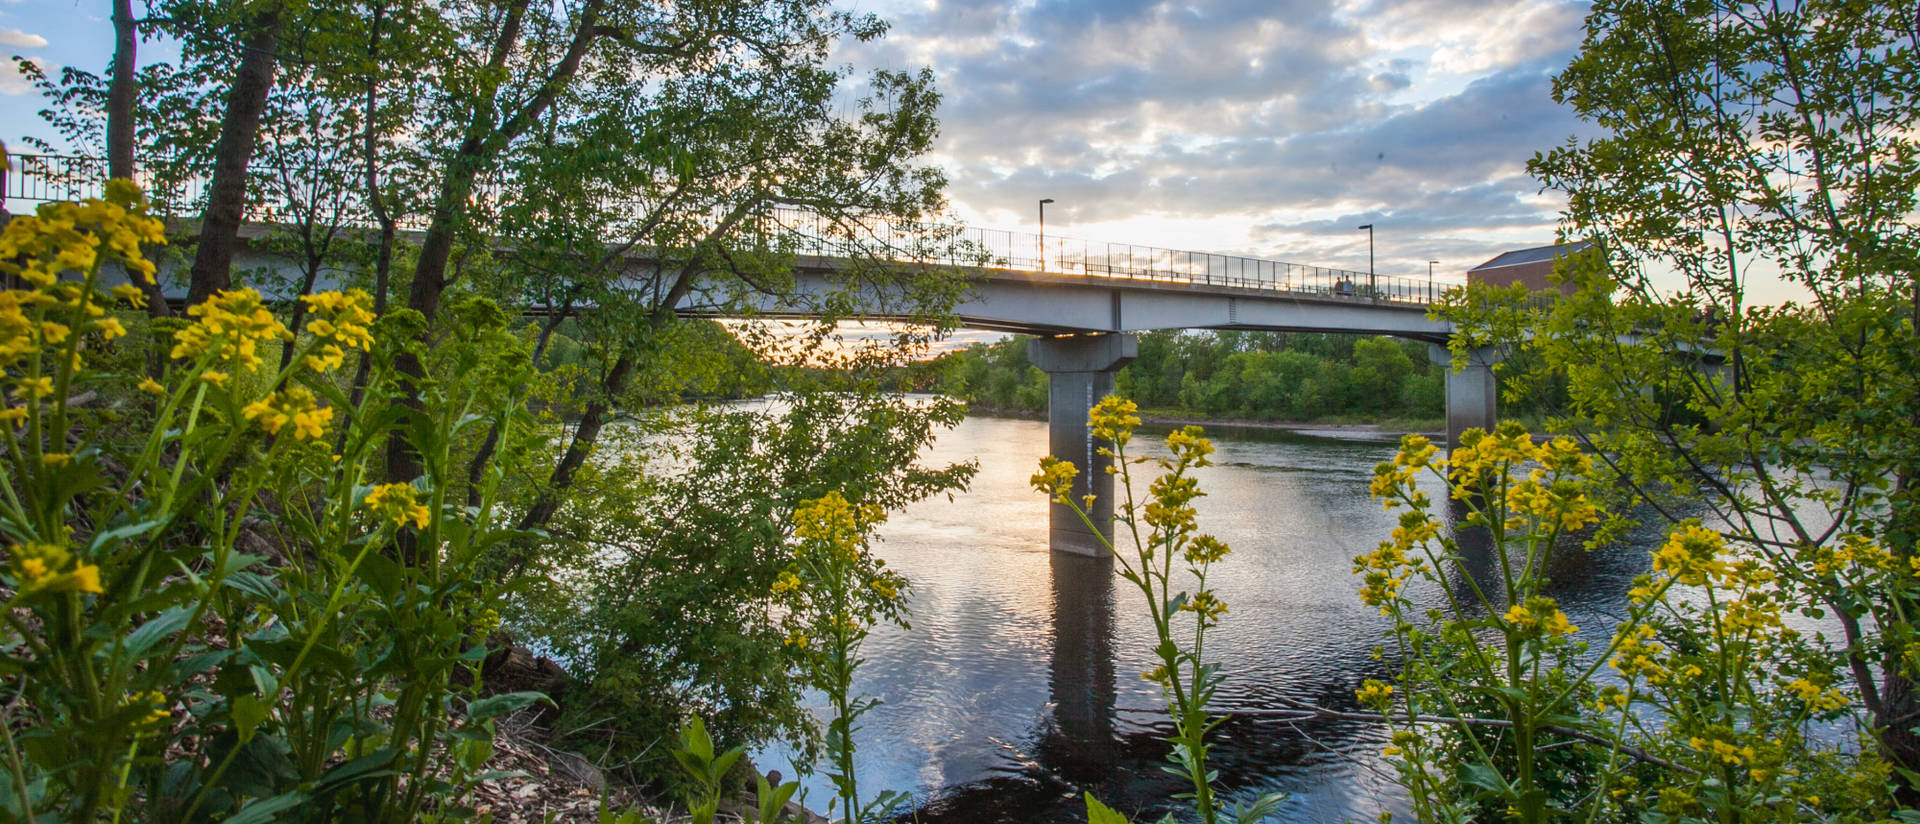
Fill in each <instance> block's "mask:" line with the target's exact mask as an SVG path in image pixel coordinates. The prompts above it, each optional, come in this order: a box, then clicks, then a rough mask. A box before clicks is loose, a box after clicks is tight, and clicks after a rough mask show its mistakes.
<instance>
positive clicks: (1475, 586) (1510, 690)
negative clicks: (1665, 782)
mask: <svg viewBox="0 0 1920 824" xmlns="http://www.w3.org/2000/svg"><path fill="white" fill-rule="evenodd" d="M1592 473H1593V465H1592V462H1591V461H1590V460H1589V459H1588V458H1587V457H1586V456H1585V455H1583V454H1581V452H1580V451H1579V449H1578V447H1577V446H1576V445H1575V444H1574V443H1573V442H1572V441H1570V440H1567V439H1558V440H1555V441H1552V442H1549V443H1545V444H1541V443H1538V442H1536V441H1535V439H1534V438H1533V436H1531V435H1530V434H1528V433H1527V431H1526V430H1525V429H1524V428H1521V427H1519V426H1517V425H1514V424H1511V423H1509V424H1505V425H1502V426H1501V427H1500V428H1498V429H1497V430H1495V431H1493V432H1484V431H1478V430H1472V431H1469V432H1467V433H1465V435H1464V436H1463V437H1462V438H1461V442H1460V444H1459V445H1458V446H1456V447H1455V448H1454V450H1453V452H1452V454H1451V455H1449V456H1447V457H1446V458H1441V457H1440V456H1439V448H1438V447H1437V446H1435V445H1434V444H1433V443H1432V442H1431V441H1429V440H1428V439H1427V438H1425V437H1422V436H1419V435H1409V436H1407V437H1406V438H1404V439H1402V441H1401V444H1400V448H1399V450H1398V451H1397V453H1396V454H1395V455H1394V458H1393V460H1392V461H1389V462H1383V463H1381V464H1380V465H1379V466H1378V467H1376V468H1375V470H1374V477H1373V482H1372V484H1371V486H1370V489H1371V491H1372V492H1373V494H1374V495H1375V496H1377V497H1379V498H1380V499H1381V500H1382V503H1383V506H1385V508H1386V509H1388V510H1389V511H1391V510H1393V509H1395V508H1403V510H1402V511H1401V512H1400V516H1399V521H1398V523H1397V524H1396V525H1395V526H1394V527H1393V529H1392V532H1391V533H1390V534H1389V536H1388V539H1387V540H1384V541H1381V542H1380V544H1379V545H1378V546H1377V547H1376V548H1375V549H1374V550H1373V551H1372V552H1369V553H1367V554H1364V555H1360V556H1358V557H1356V558H1354V560H1353V564H1354V574H1356V575H1358V576H1360V579H1361V580H1360V587H1359V594H1360V599H1361V601H1362V602H1363V603H1365V604H1366V605H1367V606H1370V607H1374V608H1376V609H1378V610H1379V611H1380V613H1381V615H1383V616H1386V617H1388V618H1390V619H1392V621H1393V626H1392V628H1391V629H1390V630H1389V634H1390V636H1391V637H1392V638H1393V639H1394V642H1395V643H1396V645H1397V646H1398V648H1399V649H1398V652H1399V658H1400V660H1402V661H1403V662H1404V667H1405V670H1404V672H1403V673H1402V675H1401V676H1400V682H1401V684H1402V686H1404V687H1405V691H1406V698H1405V702H1404V708H1396V707H1394V706H1393V705H1392V704H1391V702H1390V701H1388V700H1387V696H1388V695H1389V692H1388V691H1387V689H1386V685H1384V684H1378V683H1376V682H1369V683H1368V684H1366V685H1365V686H1363V688H1362V689H1361V690H1359V691H1358V692H1357V693H1356V697H1357V698H1358V700H1360V702H1361V703H1362V704H1364V705H1366V706H1369V707H1371V708H1373V709H1374V710H1375V711H1377V712H1379V713H1381V714H1382V716H1383V717H1384V718H1386V719H1387V721H1388V723H1389V725H1390V727H1391V728H1392V729H1393V730H1394V732H1395V736H1396V742H1395V744H1394V745H1393V746H1392V747H1389V748H1388V749H1389V755H1390V756H1391V757H1394V758H1396V759H1398V760H1397V761H1396V766H1397V768H1399V769H1400V771H1401V776H1402V779H1403V781H1404V782H1405V783H1406V784H1407V786H1408V788H1409V789H1410V790H1412V791H1413V800H1414V802H1415V807H1416V810H1417V811H1418V812H1419V813H1420V817H1421V818H1422V820H1451V819H1453V818H1454V817H1456V816H1459V815H1467V816H1469V817H1472V816H1475V815H1489V814H1493V813H1495V812H1496V811H1497V812H1498V813H1499V814H1500V815H1502V816H1504V817H1506V818H1510V819H1513V820H1519V821H1543V820H1545V819H1546V817H1547V816H1548V812H1547V811H1548V809H1549V808H1550V804H1549V800H1548V798H1547V797H1546V795H1545V794H1543V793H1540V792H1536V791H1534V788H1535V787H1536V786H1539V785H1540V784H1541V783H1542V777H1541V776H1540V775H1539V774H1537V773H1536V772H1535V769H1534V760H1535V759H1536V758H1537V757H1539V753H1540V752H1542V751H1543V748H1545V747H1547V745H1548V744H1549V741H1548V736H1550V733H1548V732H1547V731H1545V730H1543V729H1541V724H1540V721H1539V720H1538V719H1540V718H1543V717H1547V716H1550V715H1552V714H1553V713H1554V712H1558V711H1564V710H1565V709H1566V708H1567V706H1568V705H1569V704H1570V703H1572V702H1574V701H1575V700H1584V699H1576V696H1578V695H1582V694H1584V691H1583V690H1582V689H1580V688H1578V686H1577V684H1578V675H1577V673H1578V670H1576V669H1574V667H1575V666H1576V665H1577V661H1578V654H1579V652H1580V650H1581V648H1582V647H1581V645H1580V644H1579V642H1578V641H1577V640H1576V637H1577V635H1576V634H1577V633H1578V631H1579V628H1578V627H1576V626H1574V625H1573V622H1572V621H1571V620H1570V619H1569V618H1568V617H1567V615H1566V613H1565V612H1563V611H1562V610H1561V609H1560V606H1559V604H1558V603H1557V602H1556V601H1555V600H1554V599H1553V598H1552V597H1551V596H1548V595H1547V594H1545V593H1544V592H1543V590H1544V588H1545V586H1546V584H1547V581H1546V579H1545V576H1544V572H1543V570H1545V569H1547V568H1548V563H1549V560H1550V558H1551V556H1552V554H1553V552H1554V551H1555V549H1556V548H1557V547H1558V546H1559V545H1560V544H1561V543H1563V541H1564V536H1566V535H1568V534H1569V533H1572V532H1574V531H1576V530H1580V529H1584V528H1586V527H1588V526H1591V525H1593V524H1594V523H1596V522H1597V521H1599V520H1600V518H1601V512H1600V509H1599V507H1598V506H1597V505H1596V504H1595V503H1594V502H1593V498H1592V494H1591V493H1592V484H1593V479H1592V477H1591V475H1592ZM1423 482H1425V483H1435V482H1437V483H1440V484H1443V485H1444V486H1445V488H1446V491H1447V494H1446V496H1445V499H1446V500H1447V501H1448V502H1449V503H1448V508H1449V509H1451V510H1452V511H1453V517H1454V521H1455V526H1456V530H1454V531H1449V530H1447V529H1445V528H1444V526H1443V524H1442V522H1441V520H1440V516H1439V515H1437V514H1436V513H1435V508H1436V505H1435V502H1434V498H1433V496H1431V495H1429V494H1428V493H1427V492H1426V491H1424V490H1422V489H1421V488H1420V484H1421V483H1423ZM1463 541H1472V543H1470V544H1463ZM1483 542H1484V545H1482V543H1483ZM1469 554H1474V555H1487V554H1491V555H1492V556H1494V557H1498V558H1500V562H1499V564H1498V567H1497V571H1498V574H1499V577H1498V578H1497V579H1495V580H1485V576H1486V573H1485V572H1483V571H1478V570H1475V569H1470V568H1468V567H1466V566H1465V565H1464V564H1463V563H1462V561H1463V559H1464V558H1465V557H1467V556H1468V555H1469ZM1476 576H1479V577H1476ZM1415 579H1424V580H1427V581H1430V582H1432V583H1434V584H1436V585H1438V586H1439V587H1440V588H1441V591H1443V592H1447V593H1449V597H1448V599H1447V602H1446V608H1444V609H1424V608H1420V607H1418V606H1416V604H1415V603H1414V602H1413V601H1412V600H1411V598H1410V596H1409V595H1408V587H1409V584H1410V583H1411V582H1412V581H1414V580H1415ZM1463 585H1464V586H1463ZM1481 628H1489V629H1492V630H1495V631H1497V635H1494V636H1493V637H1492V638H1491V639H1489V638H1488V637H1487V636H1486V635H1485V634H1484V633H1482V632H1478V631H1477V630H1479V629H1481ZM1569 683H1574V684H1575V687H1574V688H1572V689H1569V688H1567V686H1566V685H1567V684H1569ZM1589 703H1590V702H1589ZM1488 708H1492V710H1493V711H1494V713H1495V715H1496V716H1498V717H1500V718H1502V719H1504V720H1506V721H1509V722H1511V724H1512V727H1511V730H1512V732H1511V734H1510V735H1503V736H1497V737H1489V736H1488V735H1486V734H1485V731H1484V729H1482V728H1479V727H1474V726H1472V725H1470V724H1467V723H1466V722H1465V721H1455V722H1454V723H1456V724H1458V725H1459V726H1458V727H1457V728H1456V729H1455V730H1454V735H1452V736H1448V737H1443V738H1441V739H1440V740H1441V741H1445V742H1451V745H1450V746H1439V745H1436V746H1426V745H1420V744H1418V742H1419V741H1420V740H1421V736H1422V735H1423V732H1422V731H1421V729H1420V728H1419V727H1417V726H1416V724H1417V723H1418V722H1417V721H1416V719H1424V720H1428V721H1433V720H1435V719H1463V718H1465V717H1467V716H1471V715H1476V714H1482V713H1485V712H1487V711H1488ZM1473 764H1478V765H1480V766H1478V767H1474V768H1475V769H1479V768H1480V767H1486V768H1488V769H1494V770H1496V772H1493V773H1489V774H1490V775H1501V776H1502V778H1501V782H1500V783H1501V785H1503V786H1504V787H1506V788H1508V789H1506V790H1503V791H1501V792H1498V793H1494V794H1492V795H1482V796H1480V797H1478V798H1473V797H1471V794H1464V795H1463V794H1459V793H1460V792H1461V791H1460V790H1458V789H1456V788H1451V787H1450V786H1448V785H1447V783H1446V782H1445V781H1444V780H1441V779H1439V778H1437V776H1444V775H1450V774H1454V773H1455V772H1456V771H1458V770H1460V769H1463V768H1465V767H1466V766H1467V765H1473ZM1509 765H1510V766H1509ZM1496 799H1498V801H1496Z"/></svg>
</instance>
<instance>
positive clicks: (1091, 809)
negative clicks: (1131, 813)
mask: <svg viewBox="0 0 1920 824" xmlns="http://www.w3.org/2000/svg"><path fill="white" fill-rule="evenodd" d="M1082 796H1083V797H1084V798H1086V800H1087V824H1133V822H1131V821H1128V820H1127V817H1126V816H1124V815H1121V814H1120V813H1119V812H1118V811H1116V810H1115V809H1113V808H1112V807H1109V806H1107V805H1105V804H1102V803H1100V799H1098V798H1094V797H1093V793H1082Z"/></svg>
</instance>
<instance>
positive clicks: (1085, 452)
mask: <svg viewBox="0 0 1920 824" xmlns="http://www.w3.org/2000/svg"><path fill="white" fill-rule="evenodd" d="M1139 354H1140V340H1139V339H1138V338H1136V337H1134V336H1132V335H1127V334H1111V335H1074V336H1070V337H1057V338H1035V339H1034V340H1032V341H1031V342H1029V343H1028V344H1027V360H1028V361H1029V362H1031V363H1032V364H1033V365H1034V366H1037V367H1040V370H1041V371H1043V372H1045V373H1047V433H1048V436H1047V450H1048V452H1049V453H1051V454H1052V455H1053V456H1054V457H1056V458H1059V459H1061V460H1064V461H1071V462H1072V463H1073V465H1074V466H1075V467H1078V468H1079V470H1080V474H1079V476H1078V477H1076V478H1075V479H1074V484H1073V496H1074V497H1075V498H1079V497H1081V496H1084V495H1089V494H1091V495H1093V496H1094V501H1093V509H1092V510H1091V512H1089V514H1090V515H1092V519H1093V523H1094V524H1095V526H1096V527H1097V528H1098V529H1099V530H1100V532H1099V534H1097V535H1096V533H1094V532H1093V531H1092V530H1090V529H1088V528H1087V525H1086V524H1085V523H1083V522H1082V521H1081V520H1080V516H1079V515H1077V514H1075V513H1074V511H1073V510H1072V509H1069V508H1067V507H1065V506H1062V505H1060V504H1051V503H1050V504H1048V505H1047V507H1048V515H1047V521H1048V527H1049V528H1048V535H1047V543H1048V545H1049V546H1051V547H1052V548H1053V551H1055V552H1071V553H1074V554H1076V555H1093V556H1105V555H1106V554H1107V549H1106V545H1105V544H1103V543H1102V542H1101V540H1100V538H1101V537H1105V538H1106V539H1107V541H1109V542H1110V541H1112V540H1113V476H1112V475H1109V474H1107V467H1109V466H1112V465H1113V459H1111V458H1106V457H1102V456H1101V455H1099V454H1098V453H1097V452H1096V449H1097V448H1098V445H1097V444H1095V443H1094V441H1093V432H1092V430H1091V429H1090V428H1089V427H1088V426H1087V412H1088V411H1090V410H1092V409H1093V406H1094V404H1097V403H1099V402H1100V399H1101V398H1104V397H1106V396H1107V395H1110V394H1112V393H1113V373H1115V372H1117V371H1119V370H1120V367H1122V366H1126V365H1127V364H1128V363H1130V362H1132V361H1133V359H1134V357H1135V356H1137V355H1139Z"/></svg>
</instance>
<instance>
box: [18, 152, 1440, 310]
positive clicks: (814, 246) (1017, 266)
mask: <svg viewBox="0 0 1920 824" xmlns="http://www.w3.org/2000/svg"><path fill="white" fill-rule="evenodd" d="M11 157H12V161H13V171H12V172H11V173H9V174H6V175H5V180H4V186H0V191H4V192H5V197H6V200H7V201H8V202H9V203H13V202H21V201H24V202H30V203H31V202H44V201H49V200H72V199H78V198H83V197H97V196H99V195H100V193H101V189H102V184H103V183H104V182H105V179H106V161H105V160H104V159H101V158H96V157H86V156H77V155H40V154H14V155H12V156H11ZM259 174H261V175H266V174H269V173H268V172H266V171H264V170H261V171H260V172H259ZM262 182H263V183H265V182H267V181H265V180H263V181H262ZM356 182H357V176H353V175H348V176H347V177H346V178H345V179H343V180H341V183H342V185H340V186H339V187H338V188H337V190H335V191H333V192H331V193H322V192H318V191H316V190H309V191H305V192H296V193H293V194H294V195H297V197H296V196H288V194H287V193H285V192H283V191H282V190H283V189H284V188H285V187H284V186H279V185H265V186H254V187H251V190H252V191H254V192H255V193H256V197H255V202H254V203H253V204H251V205H250V207H249V208H248V210H247V217H248V219H249V220H255V221H260V222H280V221H284V220H286V219H287V218H288V217H290V216H292V215H295V214H298V213H300V212H302V211H305V210H308V209H313V208H316V204H318V203H319V202H320V201H324V200H328V199H329V198H330V199H331V202H327V203H325V204H324V209H325V210H326V211H328V212H330V213H332V214H334V215H336V217H335V218H334V219H336V220H338V221H339V222H341V223H342V224H344V225H355V226H371V225H373V219H372V213H371V210H370V209H368V208H367V207H366V206H365V204H364V203H362V202H360V192H359V186H357V185H355V184H356ZM140 183H141V184H142V186H144V187H146V188H147V189H148V191H149V195H150V197H152V198H153V199H154V201H155V203H156V204H157V205H159V206H160V208H161V211H162V212H163V213H171V214H179V215H191V214H197V213H198V212H199V211H200V208H201V207H202V205H203V204H204V203H205V199H206V190H207V185H208V175H207V174H206V173H205V172H204V171H202V170H200V169H197V168H193V167H189V166H184V165H181V164H178V163H176V164H172V165H169V164H167V163H164V162H163V163H158V164H152V165H150V166H149V167H145V168H143V169H142V173H141V179H140ZM503 188H504V187H503V186H502V185H501V184H500V183H499V182H497V181H496V182H486V183H482V184H481V185H480V186H478V187H477V191H476V194H475V205H476V206H481V207H485V206H497V205H498V204H499V202H500V201H501V192H502V189H503ZM400 224H401V227H402V228H407V229H421V228H425V225H424V224H425V218H424V216H422V215H413V216H409V217H407V218H404V219H402V220H401V221H400ZM750 225H751V226H752V227H753V228H752V231H755V232H759V233H761V234H762V235H763V236H766V237H767V239H768V240H769V242H770V244H772V245H775V246H776V247H778V248H783V249H788V250H791V251H793V252H795V253H798V254H810V255H820V256H826V257H853V256H874V255H879V256H882V257H890V258H895V259H903V260H904V259H912V260H915V261H920V262H927V263H936V264H945V265H958V266H979V265H984V266H987V267H992V268H998V269H1007V270H1012V271H1020V272H1036V273H1046V274H1057V275H1071V276H1082V277H1090V278H1101V279H1107V280H1126V281H1138V282H1145V283H1164V284H1194V285H1209V286H1235V287H1242V288H1253V289H1268V290H1274V291H1280V292H1290V293H1295V294H1300V295H1305V296H1314V297H1323V298H1334V299H1351V300H1354V301H1357V302H1371V303H1397V304H1412V305H1425V304H1430V303H1432V302H1434V301H1435V300H1436V299H1438V298H1439V296H1440V294H1441V293H1443V292H1444V291H1446V289H1448V288H1450V285H1449V284H1446V283H1438V284H1436V283H1435V282H1434V281H1433V280H1431V279H1430V278H1415V277H1402V276H1397V275H1378V274H1374V275H1370V274H1368V273H1366V272H1360V271H1355V270H1352V269H1336V268H1331V267H1325V266H1311V265H1307V264H1300V263H1290V262H1287V261H1280V260H1269V259H1265V258H1255V257H1247V256H1241V255H1224V254H1217V253H1213V252H1200V251H1191V250H1184V249H1168V248H1164V247H1158V246H1146V245H1141V244H1134V243H1110V242H1104V241H1093V240H1084V239H1080V238H1074V237H1063V236H1060V235H1055V234H1051V233H1050V234H1048V235H1047V236H1046V237H1045V238H1042V237H1041V236H1040V235H1038V234H1035V233H1031V232H1022V231H1015V230H1007V229H983V228H976V227H969V226H936V225H925V224H907V223H898V222H891V221H883V220H859V219H857V218H856V219H852V220H848V219H841V220H828V219H826V218H825V217H823V216H822V215H820V214H818V213H815V212H811V211H808V210H805V209H798V208H792V207H785V206H777V207H771V208H769V209H767V210H766V211H765V212H764V213H763V214H761V215H759V216H758V219H757V220H755V221H753V222H752V223H751V224H750ZM929 238H941V239H944V240H945V241H947V242H944V243H938V244H929V243H927V239H929ZM929 249H931V251H928V250H929ZM903 250H917V251H915V253H914V254H911V255H909V254H903Z"/></svg>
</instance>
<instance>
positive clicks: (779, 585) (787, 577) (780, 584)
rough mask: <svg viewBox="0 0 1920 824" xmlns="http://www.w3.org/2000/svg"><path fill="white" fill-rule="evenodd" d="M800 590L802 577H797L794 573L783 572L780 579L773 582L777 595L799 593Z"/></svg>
mask: <svg viewBox="0 0 1920 824" xmlns="http://www.w3.org/2000/svg"><path fill="white" fill-rule="evenodd" d="M799 589H800V576H798V575H795V574H793V573H792V572H786V571H783V572H781V573H780V577H779V578H778V579H776V580H774V582H773V594H775V595H784V594H786V593H789V592H797V591H799Z"/></svg>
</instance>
